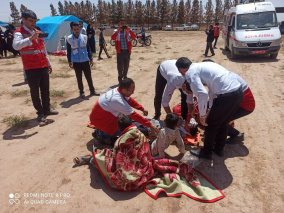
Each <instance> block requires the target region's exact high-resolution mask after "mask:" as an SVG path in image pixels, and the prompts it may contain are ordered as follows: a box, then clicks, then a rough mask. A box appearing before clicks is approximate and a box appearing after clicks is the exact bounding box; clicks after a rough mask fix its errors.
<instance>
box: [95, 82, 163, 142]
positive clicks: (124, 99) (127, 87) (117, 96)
mask: <svg viewBox="0 0 284 213" xmlns="http://www.w3.org/2000/svg"><path fill="white" fill-rule="evenodd" d="M134 90H135V83H134V81H133V80H132V79H131V78H126V79H123V80H122V81H121V82H120V84H119V87H117V88H114V89H112V90H110V91H108V92H107V93H105V94H103V95H102V96H101V97H100V98H99V100H98V101H97V102H96V103H95V105H94V107H93V109H92V112H91V114H90V121H91V124H92V125H94V126H95V127H96V128H97V129H98V130H96V131H95V132H94V133H93V137H94V138H96V139H97V140H98V141H99V142H101V143H108V144H110V143H111V142H112V143H114V141H115V140H116V138H117V137H116V136H118V135H119V133H120V131H119V130H118V126H117V119H118V117H120V116H122V115H129V116H130V117H131V118H132V119H133V120H135V121H137V122H139V123H141V124H142V125H143V126H147V127H149V128H150V129H151V130H152V131H153V132H155V133H156V134H158V133H159V129H158V128H157V127H156V126H155V125H153V124H151V123H150V122H149V121H148V120H147V119H145V118H143V117H142V116H141V115H139V114H138V113H137V112H135V111H134V110H133V109H132V108H131V107H133V108H135V109H138V110H141V111H142V112H143V115H144V116H147V115H148V111H147V110H145V109H144V108H143V107H142V106H141V105H140V104H139V103H137V102H136V101H135V100H134V99H133V98H131V97H130V96H131V95H132V94H133V93H134ZM106 139H108V140H106ZM109 139H110V140H109Z"/></svg>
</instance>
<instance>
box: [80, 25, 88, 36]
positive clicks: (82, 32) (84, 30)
mask: <svg viewBox="0 0 284 213" xmlns="http://www.w3.org/2000/svg"><path fill="white" fill-rule="evenodd" d="M80 33H81V34H83V35H87V31H86V28H85V27H82V28H81V30H80Z"/></svg>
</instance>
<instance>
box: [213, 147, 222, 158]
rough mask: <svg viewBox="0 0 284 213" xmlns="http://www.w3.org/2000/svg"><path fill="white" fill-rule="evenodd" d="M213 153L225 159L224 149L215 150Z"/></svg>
mask: <svg viewBox="0 0 284 213" xmlns="http://www.w3.org/2000/svg"><path fill="white" fill-rule="evenodd" d="M213 152H214V153H215V154H216V155H218V156H219V157H224V149H221V150H220V149H213Z"/></svg>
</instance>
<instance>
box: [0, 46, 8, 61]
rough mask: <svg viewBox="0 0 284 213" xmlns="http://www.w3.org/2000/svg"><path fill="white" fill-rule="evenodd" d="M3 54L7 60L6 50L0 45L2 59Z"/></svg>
mask: <svg viewBox="0 0 284 213" xmlns="http://www.w3.org/2000/svg"><path fill="white" fill-rule="evenodd" d="M3 53H4V54H5V57H6V58H7V49H6V48H4V47H2V46H1V45H0V55H1V56H2V57H4V54H3Z"/></svg>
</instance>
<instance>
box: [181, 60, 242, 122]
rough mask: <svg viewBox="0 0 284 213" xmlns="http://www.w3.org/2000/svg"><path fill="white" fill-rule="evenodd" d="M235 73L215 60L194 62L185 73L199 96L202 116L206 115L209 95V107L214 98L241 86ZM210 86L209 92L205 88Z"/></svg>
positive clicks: (191, 86)
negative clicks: (214, 61)
mask: <svg viewBox="0 0 284 213" xmlns="http://www.w3.org/2000/svg"><path fill="white" fill-rule="evenodd" d="M235 75H236V74H235V73H232V72H229V71H228V70H226V69H225V68H224V67H222V66H220V65H218V64H216V63H213V62H202V63H193V64H191V65H190V67H189V69H188V71H187V72H186V74H185V78H186V80H187V81H188V82H189V84H190V88H191V90H192V92H193V94H195V95H196V96H197V97H198V108H199V112H200V116H204V115H206V111H207V101H208V95H209V108H211V107H212V104H213V99H214V98H216V97H217V95H220V94H226V93H230V92H234V91H236V90H238V89H239V88H240V86H241V84H240V82H239V81H238V80H237V78H236V76H235ZM204 85H205V86H207V87H208V89H209V92H207V90H206V89H205V87H204Z"/></svg>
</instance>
